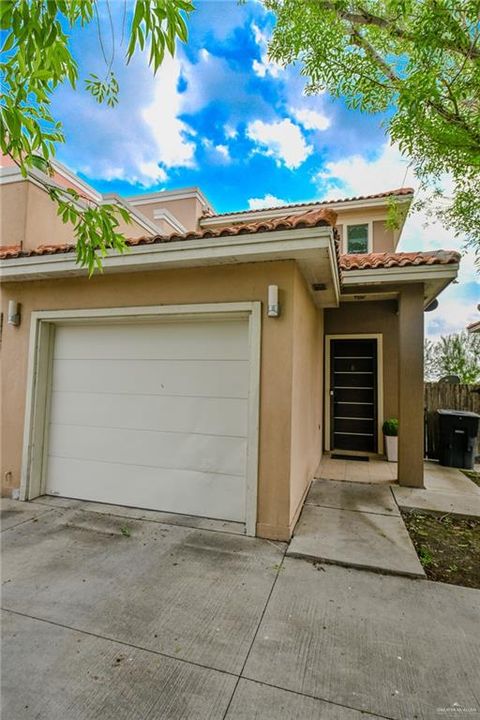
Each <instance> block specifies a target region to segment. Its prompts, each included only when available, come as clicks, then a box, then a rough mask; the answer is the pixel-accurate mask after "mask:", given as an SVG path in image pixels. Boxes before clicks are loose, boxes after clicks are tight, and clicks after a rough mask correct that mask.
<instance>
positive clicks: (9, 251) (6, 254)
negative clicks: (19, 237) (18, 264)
mask: <svg viewBox="0 0 480 720" xmlns="http://www.w3.org/2000/svg"><path fill="white" fill-rule="evenodd" d="M21 252H22V246H21V245H2V247H0V258H2V259H5V258H10V257H19V255H20V254H21Z"/></svg>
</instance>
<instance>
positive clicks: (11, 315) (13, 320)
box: [7, 300, 20, 327]
mask: <svg viewBox="0 0 480 720" xmlns="http://www.w3.org/2000/svg"><path fill="white" fill-rule="evenodd" d="M7 322H8V324H9V325H15V327H18V326H19V325H20V304H19V303H17V301H16V300H9V301H8V315H7Z"/></svg>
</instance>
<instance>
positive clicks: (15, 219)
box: [0, 182, 29, 245]
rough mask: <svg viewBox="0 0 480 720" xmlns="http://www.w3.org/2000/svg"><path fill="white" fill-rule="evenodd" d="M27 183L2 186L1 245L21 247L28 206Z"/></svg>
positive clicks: (0, 213)
mask: <svg viewBox="0 0 480 720" xmlns="http://www.w3.org/2000/svg"><path fill="white" fill-rule="evenodd" d="M28 186H29V183H27V182H16V183H8V184H4V185H2V186H1V190H0V192H1V196H0V197H1V212H0V230H1V231H0V245H20V244H21V243H22V242H23V239H24V237H25V224H26V222H27V205H28Z"/></svg>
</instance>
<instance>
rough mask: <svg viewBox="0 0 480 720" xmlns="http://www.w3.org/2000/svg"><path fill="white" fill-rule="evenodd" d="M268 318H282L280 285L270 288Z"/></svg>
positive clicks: (270, 286)
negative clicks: (279, 294) (279, 302)
mask: <svg viewBox="0 0 480 720" xmlns="http://www.w3.org/2000/svg"><path fill="white" fill-rule="evenodd" d="M267 315H268V317H280V305H279V304H278V285H269V286H268V310H267Z"/></svg>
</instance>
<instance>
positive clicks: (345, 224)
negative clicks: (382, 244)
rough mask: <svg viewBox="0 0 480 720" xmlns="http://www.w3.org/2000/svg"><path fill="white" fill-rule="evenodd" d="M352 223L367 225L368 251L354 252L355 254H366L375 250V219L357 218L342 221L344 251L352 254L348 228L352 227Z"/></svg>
mask: <svg viewBox="0 0 480 720" xmlns="http://www.w3.org/2000/svg"><path fill="white" fill-rule="evenodd" d="M352 225H366V226H367V251H366V253H353V254H355V255H358V254H360V255H366V254H368V253H371V252H373V220H370V219H368V220H367V219H366V218H358V220H357V219H355V220H353V219H352V220H350V221H349V222H343V223H342V246H343V253H345V254H346V255H349V254H352V253H349V252H348V228H349V227H352Z"/></svg>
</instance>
